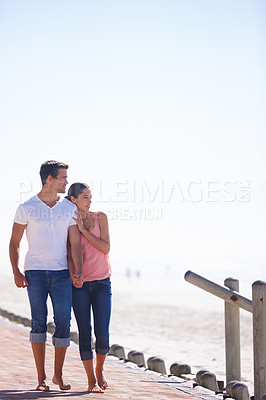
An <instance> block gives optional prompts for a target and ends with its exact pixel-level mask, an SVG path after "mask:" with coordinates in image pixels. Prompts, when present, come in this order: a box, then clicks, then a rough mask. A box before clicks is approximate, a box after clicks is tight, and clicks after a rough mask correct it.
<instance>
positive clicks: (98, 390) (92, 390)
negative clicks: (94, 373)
mask: <svg viewBox="0 0 266 400" xmlns="http://www.w3.org/2000/svg"><path fill="white" fill-rule="evenodd" d="M88 392H89V393H104V390H103V389H101V388H100V387H99V386H98V385H97V383H95V384H94V385H90V386H89V387H88Z"/></svg>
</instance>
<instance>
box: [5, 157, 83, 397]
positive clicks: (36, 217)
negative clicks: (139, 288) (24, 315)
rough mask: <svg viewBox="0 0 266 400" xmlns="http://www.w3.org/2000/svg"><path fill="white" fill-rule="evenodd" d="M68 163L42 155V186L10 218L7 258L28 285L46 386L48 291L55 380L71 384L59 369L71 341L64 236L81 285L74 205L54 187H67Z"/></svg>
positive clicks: (34, 341)
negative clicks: (23, 247) (25, 245)
mask: <svg viewBox="0 0 266 400" xmlns="http://www.w3.org/2000/svg"><path fill="white" fill-rule="evenodd" d="M67 169H68V165H67V164H64V163H60V162H57V161H54V160H51V161H46V162H45V163H43V164H42V166H41V169H40V176H41V180H42V185H43V186H42V189H41V191H40V192H39V193H38V194H37V195H36V196H34V197H32V198H31V199H29V200H28V201H26V202H25V203H23V204H21V205H20V206H19V207H18V209H17V211H16V215H15V218H14V225H13V231H12V236H11V240H10V246H9V251H10V260H11V264H12V268H13V274H14V280H15V284H16V286H17V287H23V288H24V287H27V291H28V297H29V302H30V307H31V317H32V320H31V332H30V341H31V345H32V350H33V355H34V359H35V364H36V369H37V374H38V386H37V388H36V390H40V391H49V386H48V385H47V383H46V374H45V342H46V337H47V333H46V331H47V297H48V294H49V295H50V297H51V300H52V305H53V312H54V322H55V332H54V335H53V338H52V341H53V345H54V346H55V363H54V376H53V380H52V381H53V383H54V384H56V385H59V387H60V389H61V390H69V389H70V385H68V384H65V383H64V382H63V377H62V370H63V364H64V359H65V354H66V349H67V347H68V346H69V344H70V318H71V300H72V299H71V297H72V292H71V281H70V274H69V270H68V264H67V238H68V239H69V242H70V244H71V251H72V259H73V262H74V268H75V270H74V272H75V273H74V274H73V275H74V276H73V284H74V285H75V286H76V287H81V286H82V275H81V272H82V248H81V242H80V234H79V230H78V227H77V223H76V221H74V220H73V216H75V210H76V207H75V206H74V204H71V203H70V202H69V201H67V200H66V199H64V200H63V201H59V199H60V198H59V196H58V193H65V190H66V185H67V183H68V182H67ZM25 230H26V235H27V240H28V245H29V248H28V252H27V254H26V258H25V263H24V271H25V275H23V274H22V273H21V272H20V270H19V249H20V242H21V239H22V236H23V233H24V231H25Z"/></svg>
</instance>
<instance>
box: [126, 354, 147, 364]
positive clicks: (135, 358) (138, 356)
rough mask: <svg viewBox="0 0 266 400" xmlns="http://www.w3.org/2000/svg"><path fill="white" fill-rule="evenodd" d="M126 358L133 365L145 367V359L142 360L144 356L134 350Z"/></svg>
mask: <svg viewBox="0 0 266 400" xmlns="http://www.w3.org/2000/svg"><path fill="white" fill-rule="evenodd" d="M127 358H128V359H129V360H130V361H131V362H133V363H134V364H138V366H140V367H145V366H146V364H145V359H144V354H143V353H141V352H140V351H136V350H131V351H130V352H129V353H128V355H127Z"/></svg>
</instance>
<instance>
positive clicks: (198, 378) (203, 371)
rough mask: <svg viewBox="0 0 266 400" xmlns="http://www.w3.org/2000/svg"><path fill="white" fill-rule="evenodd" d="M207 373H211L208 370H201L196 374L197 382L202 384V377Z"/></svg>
mask: <svg viewBox="0 0 266 400" xmlns="http://www.w3.org/2000/svg"><path fill="white" fill-rule="evenodd" d="M205 372H209V371H208V370H207V369H200V370H199V371H198V372H197V373H196V380H197V382H198V383H200V377H201V375H202V374H204V373H205Z"/></svg>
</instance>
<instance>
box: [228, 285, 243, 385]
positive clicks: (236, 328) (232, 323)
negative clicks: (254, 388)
mask: <svg viewBox="0 0 266 400" xmlns="http://www.w3.org/2000/svg"><path fill="white" fill-rule="evenodd" d="M224 285H225V286H226V287H228V288H229V289H231V290H234V291H236V292H239V281H238V279H234V278H227V279H225V281H224ZM224 319H225V361H226V384H227V383H229V382H230V381H233V380H236V381H241V361H240V312H239V307H238V306H235V305H233V304H230V303H228V302H226V301H225V303H224Z"/></svg>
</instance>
